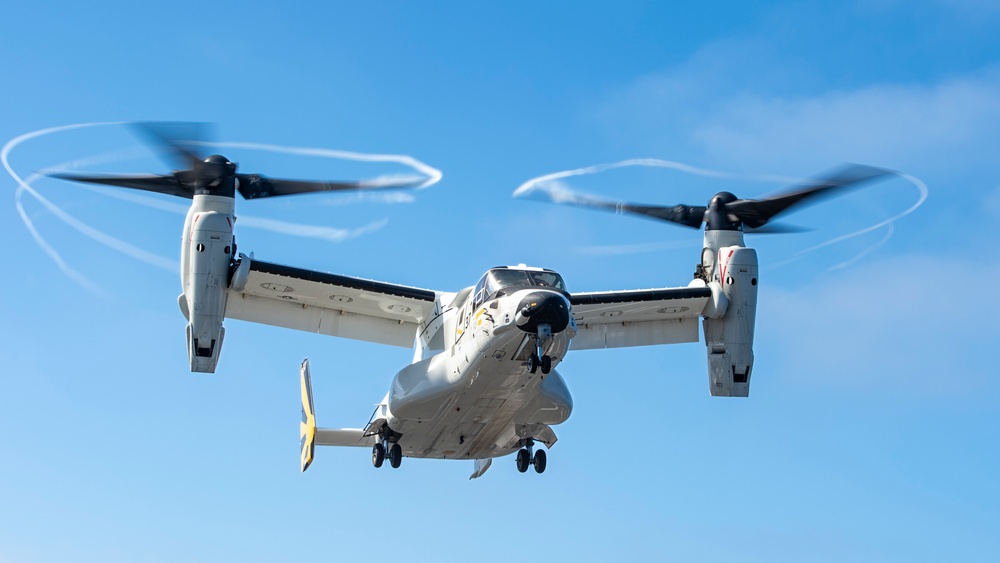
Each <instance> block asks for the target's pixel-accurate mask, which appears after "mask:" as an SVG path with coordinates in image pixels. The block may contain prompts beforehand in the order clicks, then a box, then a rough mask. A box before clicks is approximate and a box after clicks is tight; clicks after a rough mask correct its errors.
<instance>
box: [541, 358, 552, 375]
mask: <svg viewBox="0 0 1000 563" xmlns="http://www.w3.org/2000/svg"><path fill="white" fill-rule="evenodd" d="M550 371H552V358H551V357H549V356H548V355H547V354H546V355H545V356H542V373H543V374H545V375H548V373H549V372H550Z"/></svg>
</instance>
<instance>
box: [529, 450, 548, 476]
mask: <svg viewBox="0 0 1000 563" xmlns="http://www.w3.org/2000/svg"><path fill="white" fill-rule="evenodd" d="M531 465H534V466H535V473H542V472H544V471H545V450H538V451H537V452H535V456H534V459H532V460H531Z"/></svg>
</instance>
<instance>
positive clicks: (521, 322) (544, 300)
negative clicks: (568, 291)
mask: <svg viewBox="0 0 1000 563" xmlns="http://www.w3.org/2000/svg"><path fill="white" fill-rule="evenodd" d="M515 322H516V323H517V328H519V329H521V330H523V331H525V332H530V333H532V334H536V333H538V325H543V324H547V325H550V326H551V327H552V333H553V334H555V333H558V332H562V331H563V330H565V329H566V327H567V326H569V300H567V299H566V297H565V296H564V295H563V294H561V293H557V292H555V291H534V292H531V293H529V294H528V295H527V296H525V297H524V299H522V300H521V303H520V304H519V305H518V306H517V317H516V319H515Z"/></svg>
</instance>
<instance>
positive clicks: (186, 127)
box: [132, 121, 210, 170]
mask: <svg viewBox="0 0 1000 563" xmlns="http://www.w3.org/2000/svg"><path fill="white" fill-rule="evenodd" d="M132 129H133V130H134V131H135V132H136V134H137V135H139V136H140V137H143V138H144V139H145V140H146V142H147V143H148V144H150V145H152V146H153V147H155V148H156V149H157V150H158V152H159V153H160V155H161V156H165V157H166V158H165V160H167V164H168V165H169V166H170V167H171V168H173V169H175V170H193V169H194V168H195V166H197V164H198V162H200V161H201V160H202V157H201V156H199V155H198V154H197V153H195V152H194V151H192V150H190V149H188V148H186V147H185V144H186V143H189V142H202V141H204V140H205V139H207V138H208V137H209V136H210V135H209V130H210V127H209V125H208V124H207V123H188V122H174V121H155V122H154V121H147V122H140V123H133V124H132Z"/></svg>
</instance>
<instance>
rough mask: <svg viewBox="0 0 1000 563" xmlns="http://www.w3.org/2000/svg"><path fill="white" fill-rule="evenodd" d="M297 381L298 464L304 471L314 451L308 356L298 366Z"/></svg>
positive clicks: (313, 419) (313, 414)
mask: <svg viewBox="0 0 1000 563" xmlns="http://www.w3.org/2000/svg"><path fill="white" fill-rule="evenodd" d="M299 383H300V385H301V386H302V422H301V423H300V424H299V446H300V447H301V449H302V457H301V460H300V465H301V468H302V471H305V470H306V469H309V464H310V463H312V460H313V453H314V452H315V451H316V411H315V410H313V395H312V380H311V379H310V378H309V358H306V359H305V360H303V361H302V366H301V367H300V368H299Z"/></svg>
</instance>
